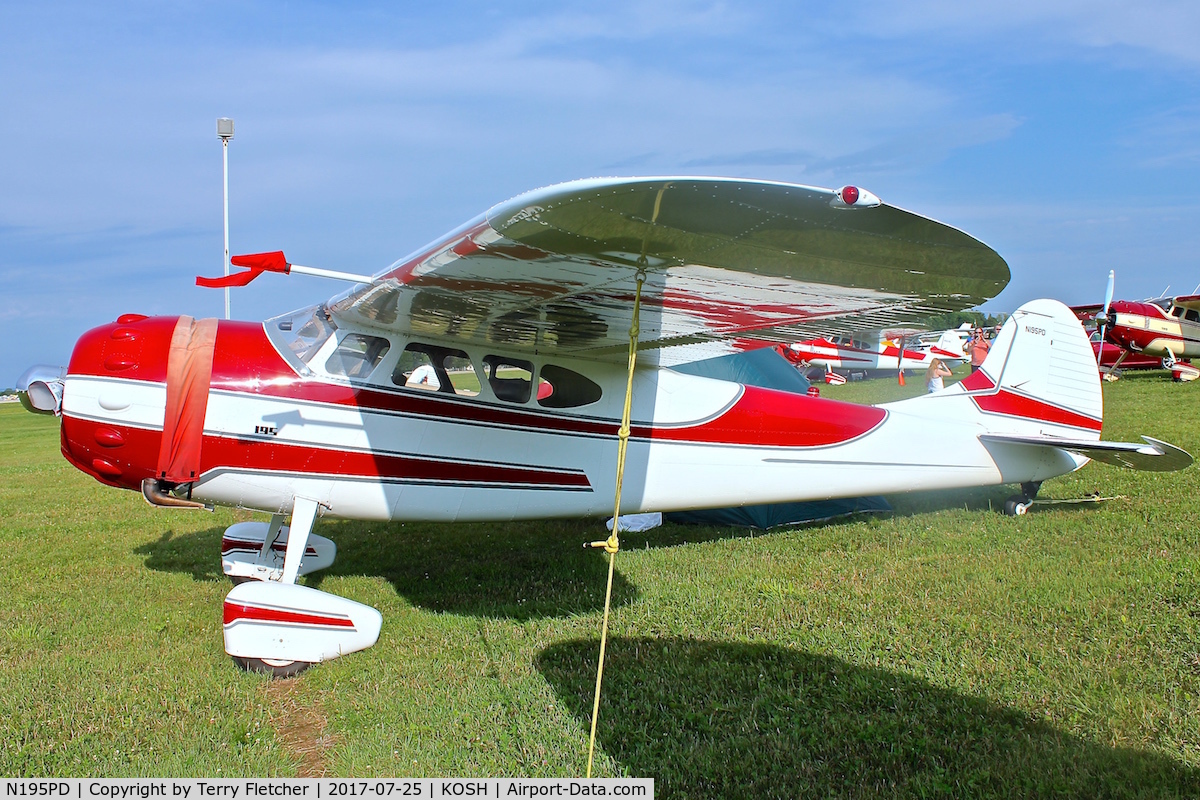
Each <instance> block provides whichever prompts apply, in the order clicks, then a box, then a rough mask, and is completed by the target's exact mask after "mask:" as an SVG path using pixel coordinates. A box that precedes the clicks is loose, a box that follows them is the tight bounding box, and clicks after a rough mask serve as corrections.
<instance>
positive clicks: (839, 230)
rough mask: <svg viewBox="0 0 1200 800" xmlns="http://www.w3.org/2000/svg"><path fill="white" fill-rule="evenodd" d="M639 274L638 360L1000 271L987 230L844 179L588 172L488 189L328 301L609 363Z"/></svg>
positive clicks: (378, 323) (946, 305)
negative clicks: (802, 182) (486, 195)
mask: <svg viewBox="0 0 1200 800" xmlns="http://www.w3.org/2000/svg"><path fill="white" fill-rule="evenodd" d="M843 195H844V196H845V199H843ZM867 198H869V199H867ZM639 270H641V271H642V272H644V274H645V284H644V287H643V291H642V313H641V323H640V335H639V343H640V344H639V347H640V349H641V350H644V351H646V352H644V353H642V354H641V356H640V358H641V359H642V360H644V361H652V362H657V363H661V364H663V365H666V366H670V365H671V364H678V363H683V362H686V361H693V360H698V359H701V358H709V357H712V356H717V355H724V354H727V353H732V352H735V351H738V350H745V349H752V348H754V347H760V346H763V345H764V344H768V343H773V342H791V341H795V340H798V339H807V338H811V337H814V336H819V335H830V334H836V333H845V332H852V331H861V330H876V329H880V328H884V327H888V326H893V325H897V324H911V323H912V322H914V321H916V320H919V319H921V318H924V317H928V316H930V315H933V314H941V313H945V312H949V311H958V310H962V309H965V308H970V307H972V306H976V305H978V304H980V303H982V302H984V301H986V300H988V299H990V298H992V297H994V296H995V295H996V294H998V293H999V292H1000V291H1001V290H1002V289H1003V288H1004V286H1005V285H1006V284H1007V283H1008V279H1009V271H1008V265H1007V264H1005V262H1004V260H1003V259H1002V258H1001V257H1000V256H999V255H998V254H997V253H996V252H995V251H994V250H992V249H991V248H989V247H988V246H987V245H985V244H983V243H982V242H979V241H978V240H976V239H974V238H972V237H971V236H968V235H967V234H966V233H963V232H962V231H960V230H957V229H955V228H952V227H950V226H947V225H943V224H942V223H939V222H936V221H934V220H931V219H927V218H925V217H922V216H919V215H917V214H913V213H911V212H908V211H904V210H902V209H899V208H895V207H893V206H889V205H887V204H885V203H881V202H879V201H878V200H877V199H875V198H873V196H871V195H869V194H868V193H865V192H863V193H861V194H860V192H859V191H857V190H856V191H854V192H853V194H851V193H850V192H849V191H848V190H847V191H845V192H842V191H833V190H830V189H820V188H814V187H810V186H799V185H792V184H784V183H770V182H762V181H747V180H733V179H725V178H692V177H683V178H625V179H595V180H584V181H573V182H570V183H563V184H558V185H556V186H550V187H547V188H544V189H539V190H536V191H533V192H529V193H526V194H523V195H520V196H518V197H516V198H513V199H512V200H509V201H508V202H505V203H501V204H499V205H497V206H495V207H494V208H492V209H491V210H489V211H488V212H487V213H486V214H484V215H482V216H481V217H478V218H476V219H475V220H473V221H472V222H470V223H468V224H466V225H464V226H463V227H462V228H459V229H458V230H456V231H454V232H452V233H450V234H448V235H447V236H445V237H443V238H442V239H440V240H438V241H437V242H435V243H433V244H432V245H430V246H428V247H426V248H424V249H423V250H421V251H418V252H417V253H416V254H414V255H412V256H410V257H408V258H405V259H402V260H400V261H398V262H396V263H395V264H393V265H392V266H391V267H389V268H388V269H387V270H385V271H384V272H382V273H380V274H379V275H377V276H376V278H375V282H374V283H372V284H369V285H367V284H360V285H358V286H355V287H354V288H353V289H352V290H350V291H349V292H346V293H344V294H342V295H339V296H338V297H335V298H333V299H332V300H331V301H330V302H329V304H328V305H329V310H330V311H331V312H332V313H333V315H334V316H335V317H337V318H340V319H341V320H343V321H344V322H346V323H349V324H356V325H360V326H368V327H376V328H381V329H385V330H393V331H399V332H403V333H411V334H414V335H419V336H427V337H430V338H448V339H456V340H460V341H463V342H465V343H478V344H487V343H490V344H496V345H504V346H505V347H506V348H507V349H510V350H523V351H528V352H550V351H553V352H555V353H558V354H560V355H572V356H578V357H583V358H598V359H604V360H620V359H622V358H624V354H625V353H626V352H627V347H628V336H629V327H630V322H631V319H632V312H633V300H634V293H635V288H636V280H637V275H638V273H639Z"/></svg>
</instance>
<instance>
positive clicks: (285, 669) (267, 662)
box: [231, 656, 312, 678]
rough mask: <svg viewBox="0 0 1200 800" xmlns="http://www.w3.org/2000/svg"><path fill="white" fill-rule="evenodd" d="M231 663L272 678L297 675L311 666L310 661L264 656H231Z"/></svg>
mask: <svg viewBox="0 0 1200 800" xmlns="http://www.w3.org/2000/svg"><path fill="white" fill-rule="evenodd" d="M231 658H232V659H233V663H234V664H237V665H238V667H239V668H241V669H244V670H245V671H246V672H257V673H259V674H260V675H270V676H271V677H272V678H291V677H293V676H295V675H299V674H300V673H301V672H304V670H306V669H308V668H309V667H311V666H312V662H311V661H275V660H274V659H264V658H243V657H242V656H231Z"/></svg>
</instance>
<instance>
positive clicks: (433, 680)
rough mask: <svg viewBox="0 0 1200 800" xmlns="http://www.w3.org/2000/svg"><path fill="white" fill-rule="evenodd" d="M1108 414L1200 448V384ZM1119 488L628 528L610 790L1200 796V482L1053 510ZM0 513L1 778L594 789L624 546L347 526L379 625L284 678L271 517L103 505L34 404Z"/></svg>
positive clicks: (867, 396)
mask: <svg viewBox="0 0 1200 800" xmlns="http://www.w3.org/2000/svg"><path fill="white" fill-rule="evenodd" d="M920 383H921V381H919V380H917V379H916V378H910V380H909V381H908V384H909V385H908V386H907V387H905V388H904V389H901V388H899V387H897V386H896V384H895V382H894V381H888V380H880V381H871V382H864V383H855V384H847V385H846V386H842V387H822V394H823V395H824V396H825V397H836V398H840V399H853V400H857V401H864V402H867V401H869V402H878V401H882V400H887V399H894V398H896V397H899V396H909V395H913V394H920V393H921V391H923V389H922V387H921V386H920V385H919V384H920ZM1104 391H1105V404H1106V424H1105V437H1106V438H1110V439H1126V440H1129V439H1132V438H1136V436H1137V435H1138V434H1140V433H1146V434H1149V435H1152V436H1156V437H1159V438H1163V439H1166V440H1168V441H1172V442H1174V443H1176V444H1179V445H1180V446H1183V447H1185V448H1187V449H1188V450H1190V451H1191V452H1193V453H1200V404H1198V403H1197V402H1196V399H1197V398H1196V392H1197V391H1200V387H1197V386H1196V385H1194V384H1188V385H1174V384H1171V383H1170V381H1169V380H1167V379H1166V378H1165V377H1164V373H1161V372H1155V373H1146V374H1141V375H1139V374H1129V375H1127V377H1126V378H1125V379H1123V380H1122V381H1120V382H1118V383H1116V384H1112V385H1106V386H1105V387H1104ZM1093 490H1100V491H1102V492H1103V493H1104V494H1119V495H1124V496H1125V498H1126V499H1124V500H1117V501H1112V502H1109V503H1106V504H1103V505H1099V506H1093V505H1075V506H1036V507H1035V509H1034V510H1033V511H1032V512H1031V513H1030V514H1029V515H1027V516H1026V517H1023V518H1019V519H1014V518H1007V517H1004V516H1002V515H1000V514H999V513H998V512H995V511H991V510H989V509H990V508H998V507H999V505H1000V504H1001V503H1002V502H1003V500H1004V498H1005V497H1006V496H1007V495H1009V494H1011V493H1012V489H1011V487H996V488H991V489H979V490H973V491H960V492H939V493H928V494H920V495H903V496H896V497H893V498H890V499H891V501H892V503H893V506H894V507H895V509H896V510H895V513H893V514H891V515H889V516H885V517H858V518H851V519H847V520H842V521H839V522H834V523H832V524H825V525H814V526H805V527H801V528H797V529H790V530H779V531H772V532H770V533H766V534H764V533H761V532H759V533H750V532H746V531H741V530H736V529H721V528H699V527H685V526H666V527H664V528H662V529H658V530H656V531H652V532H649V533H646V534H634V535H628V536H626V537H625V539H624V542H623V545H624V549H623V550H622V552H621V553H620V555H619V556H618V557H617V582H616V588H615V596H614V616H613V620H612V627H611V636H612V638H611V639H610V642H609V657H608V664H607V668H606V672H605V689H604V697H603V701H602V704H601V717H600V725H599V736H598V755H597V772H598V774H600V775H638V776H649V777H654V778H655V779H656V780H657V790H658V793H659V796H663V797H713V796H739V795H740V796H746V795H750V794H755V795H757V796H764V797H773V796H777V797H792V796H829V795H834V796H875V795H877V794H883V795H899V796H938V795H941V796H995V797H1010V796H1039V797H1040V796H1047V795H1061V796H1069V797H1071V796H1073V797H1127V796H1128V797H1138V796H1145V797H1162V796H1167V797H1171V796H1179V797H1194V796H1198V795H1200V605H1198V599H1200V557H1198V554H1200V504H1198V503H1197V502H1196V498H1197V497H1200V472H1198V471H1197V468H1195V467H1193V468H1190V469H1189V470H1187V471H1185V472H1182V473H1167V474H1161V475H1158V474H1152V473H1133V472H1127V471H1122V470H1118V469H1115V468H1111V467H1108V466H1105V465H1100V464H1092V465H1089V466H1088V467H1086V468H1085V469H1083V470H1081V471H1080V472H1079V473H1076V474H1075V475H1072V476H1067V477H1065V478H1061V479H1058V480H1055V481H1051V482H1047V483H1046V485H1045V486H1044V487H1043V490H1042V495H1043V496H1045V497H1056V498H1069V497H1076V496H1081V495H1083V494H1085V493H1087V492H1090V491H1093ZM0 509H3V516H2V518H0V548H2V552H3V553H4V555H3V557H2V561H0V596H2V597H3V598H4V602H3V603H2V604H0V773H3V774H5V775H64V776H70V775H222V776H231V775H260V774H278V775H291V774H297V773H298V772H301V771H306V772H312V771H327V772H328V773H329V774H332V775H407V774H414V775H463V776H471V775H485V774H486V775H529V776H559V775H578V774H581V773H582V772H583V771H584V769H585V766H586V758H587V752H586V750H587V734H588V724H589V718H590V713H591V691H592V686H593V682H594V680H595V672H594V670H595V662H596V652H597V649H598V637H599V628H600V615H601V610H602V604H603V590H604V577H605V572H606V563H605V557H604V556H603V555H602V554H601V553H599V552H597V551H585V550H584V549H583V548H582V547H581V544H582V543H583V542H584V541H588V540H592V539H596V538H600V536H601V534H600V532H601V530H602V528H601V526H600V523H599V522H597V521H586V520H585V521H557V522H546V523H528V524H526V523H522V524H474V525H432V524H403V525H402V524H390V525H388V524H376V523H360V522H322V523H321V524H320V526H319V529H320V532H321V533H322V534H323V535H326V536H330V537H332V538H333V539H335V540H336V541H337V542H338V546H339V557H338V562H337V563H336V564H335V565H334V567H333V568H332V569H330V570H329V571H328V572H327V573H325V574H323V575H320V576H311V577H310V578H309V579H308V582H309V584H310V585H319V586H320V588H321V589H323V590H325V591H330V592H334V593H336V594H340V595H344V596H346V597H350V598H353V599H355V600H359V601H361V602H365V603H369V604H371V605H374V606H375V607H377V608H379V609H380V610H381V611H382V612H383V614H384V628H383V633H382V635H381V637H380V640H379V643H378V644H377V645H376V646H375V647H374V648H372V649H370V650H367V651H365V652H362V653H357V654H353V655H350V656H346V657H344V658H341V659H337V660H335V661H333V662H330V663H328V664H325V665H322V666H319V667H317V668H314V669H312V670H310V671H309V672H307V673H305V674H304V675H303V676H301V677H300V678H299V679H296V680H294V681H290V682H283V683H279V682H276V683H274V684H272V683H271V682H270V681H268V680H266V679H264V678H261V677H258V676H253V675H247V674H244V673H241V672H238V671H237V670H236V669H235V668H234V667H233V666H232V664H231V662H230V660H229V659H228V657H227V656H225V655H224V653H223V650H222V646H221V632H220V613H221V611H220V610H221V600H222V598H223V597H224V595H225V594H226V592H227V591H228V588H229V585H228V582H227V581H225V579H224V578H223V577H222V576H221V575H220V566H219V552H218V551H219V542H220V535H221V531H222V530H223V529H224V528H225V527H226V526H228V525H229V524H231V523H232V522H234V521H236V520H237V519H243V518H246V517H247V515H245V514H241V515H238V514H235V513H234V512H231V511H227V510H219V511H218V512H216V513H215V514H207V513H203V512H178V511H176V512H171V511H163V510H160V509H154V508H151V507H149V506H148V505H146V504H145V503H144V502H143V501H142V499H141V498H140V497H139V496H137V495H135V494H133V493H131V492H118V491H115V490H111V489H107V488H105V487H102V486H100V485H99V484H97V483H95V482H94V481H92V480H91V479H89V478H87V477H85V476H84V475H82V474H81V473H78V472H76V471H75V470H73V469H72V468H71V467H69V466H68V465H67V464H66V463H65V462H64V461H63V460H62V458H61V456H60V455H59V454H58V452H57V425H56V422H55V420H53V419H50V418H46V417H36V416H33V415H29V414H25V413H24V412H22V411H21V410H20V409H19V408H14V407H11V406H8V407H0ZM306 715H307V716H306ZM313 720H316V722H315V723H314V722H313ZM306 726H307V727H306ZM322 726H323V727H322ZM305 736H307V737H308V738H309V739H310V740H311V741H310V742H309V743H310V744H311V745H312V747H310V748H309V750H310V753H309V756H310V757H308V758H306V757H305V755H304V752H303V750H304V748H303V747H297V745H296V742H297V739H303V738H304V737H305ZM313 749H315V750H316V751H317V756H318V757H317V758H316V759H315V760H314V759H313V758H312V757H311V751H312V750H313Z"/></svg>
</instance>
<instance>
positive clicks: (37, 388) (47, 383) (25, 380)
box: [17, 364, 67, 416]
mask: <svg viewBox="0 0 1200 800" xmlns="http://www.w3.org/2000/svg"><path fill="white" fill-rule="evenodd" d="M66 375H67V369H66V367H52V366H50V365H49V364H35V365H34V366H32V367H30V368H29V369H27V370H25V372H23V373H22V374H21V377H20V378H18V379H17V397H19V398H20V400H21V405H23V406H25V410H26V411H32V412H33V413H35V414H54V415H56V416H57V415H59V414H61V413H62V399H63V379H64V378H65V377H66Z"/></svg>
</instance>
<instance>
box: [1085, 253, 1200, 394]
mask: <svg viewBox="0 0 1200 800" xmlns="http://www.w3.org/2000/svg"><path fill="white" fill-rule="evenodd" d="M1113 277H1114V276H1113V273H1112V272H1111V271H1110V272H1109V276H1108V290H1107V293H1106V295H1105V300H1104V303H1103V305H1093V306H1074V307H1073V308H1072V309H1071V310H1072V311H1074V312H1075V315H1076V316H1077V317H1079V319H1080V320H1082V321H1084V322H1087V321H1089V320H1094V321H1095V324H1096V330H1097V333H1098V334H1099V336H1098V337H1096V338H1095V339H1094V340H1093V350H1095V351H1096V352H1097V359H1098V362H1099V364H1100V366H1101V367H1102V368H1104V367H1107V369H1106V370H1105V372H1106V377H1107V376H1112V377H1113V378H1114V379H1115V377H1116V372H1117V370H1118V369H1119V368H1121V367H1122V366H1125V367H1127V368H1136V367H1141V366H1146V367H1151V366H1156V367H1161V368H1162V369H1167V370H1171V372H1172V375H1173V376H1174V378H1175V379H1176V380H1182V381H1190V380H1195V379H1196V378H1197V377H1200V370H1196V369H1195V368H1194V367H1192V366H1191V365H1190V364H1184V363H1181V362H1183V361H1184V360H1187V359H1192V358H1196V357H1200V295H1182V296H1179V297H1159V298H1156V299H1153V300H1142V301H1130V300H1113V299H1112V294H1113ZM1107 345H1112V346H1114V347H1116V348H1119V350H1116V351H1114V350H1112V349H1111V348H1109V347H1108V346H1107ZM1106 351H1107V352H1106ZM1109 353H1115V358H1113V360H1112V361H1111V362H1109V363H1107V364H1106V361H1107V358H1108V357H1111V356H1109V355H1108V354H1109Z"/></svg>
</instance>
